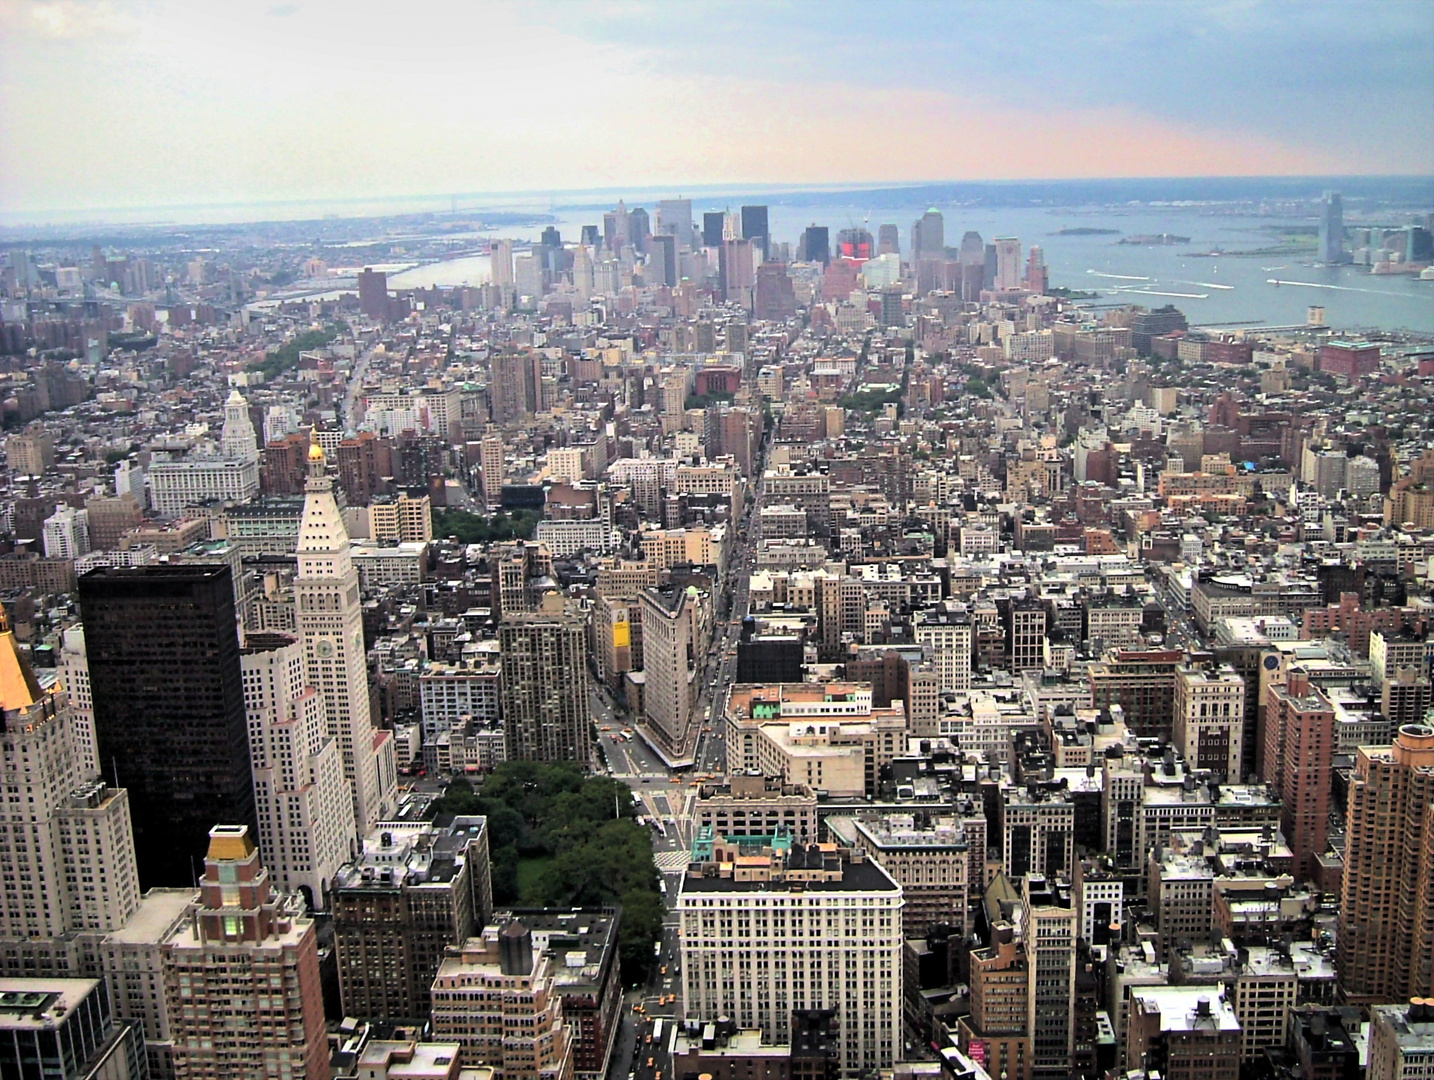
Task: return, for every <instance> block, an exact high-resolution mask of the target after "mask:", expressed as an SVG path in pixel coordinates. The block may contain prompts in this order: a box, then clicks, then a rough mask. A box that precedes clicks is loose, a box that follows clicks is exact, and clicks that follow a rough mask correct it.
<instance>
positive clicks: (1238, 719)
mask: <svg viewBox="0 0 1434 1080" xmlns="http://www.w3.org/2000/svg"><path fill="white" fill-rule="evenodd" d="M1244 734H1245V680H1244V679H1242V678H1241V677H1240V676H1239V675H1237V674H1235V670H1234V668H1225V667H1222V668H1219V669H1217V670H1211V669H1208V668H1196V667H1187V666H1186V665H1184V664H1181V665H1179V666H1177V667H1176V669H1175V716H1174V741H1175V747H1176V749H1177V750H1179V751H1180V754H1181V756H1182V757H1184V758H1185V762H1186V764H1187V765H1188V766H1189V767H1190V768H1192V769H1197V770H1207V769H1208V770H1209V771H1210V772H1213V773H1214V774H1215V775H1216V776H1217V777H1219V779H1220V780H1222V781H1224V782H1226V783H1232V784H1233V783H1238V782H1239V781H1240V780H1242V779H1244V778H1243V777H1242V776H1241V775H1240V755H1241V754H1242V753H1243V747H1244Z"/></svg>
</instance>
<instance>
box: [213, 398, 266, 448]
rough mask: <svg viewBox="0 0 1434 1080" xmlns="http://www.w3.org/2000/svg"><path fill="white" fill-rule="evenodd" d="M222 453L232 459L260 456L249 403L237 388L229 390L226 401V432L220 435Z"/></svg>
mask: <svg viewBox="0 0 1434 1080" xmlns="http://www.w3.org/2000/svg"><path fill="white" fill-rule="evenodd" d="M219 447H220V453H221V454H222V455H223V456H224V457H225V458H226V459H228V460H231V461H249V460H250V459H252V458H255V457H257V456H258V453H259V451H258V446H257V444H256V443H255V442H254V424H253V422H252V421H251V420H250V419H249V403H248V402H247V401H245V400H244V395H243V394H241V393H239V391H238V390H237V389H235V390H231V391H230V392H229V397H228V399H227V400H226V401H225V402H224V432H223V434H222V435H220V437H219Z"/></svg>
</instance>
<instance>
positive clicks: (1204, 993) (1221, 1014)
mask: <svg viewBox="0 0 1434 1080" xmlns="http://www.w3.org/2000/svg"><path fill="white" fill-rule="evenodd" d="M1130 1000H1131V1007H1132V1008H1133V1009H1134V1008H1140V1007H1142V1006H1143V1007H1144V1009H1145V1011H1146V1012H1158V1013H1159V1014H1160V1030H1161V1031H1192V1032H1198V1031H1209V1032H1211V1033H1214V1032H1219V1031H1239V1030H1240V1021H1239V1020H1238V1019H1236V1017H1235V1010H1234V1009H1232V1008H1231V1007H1230V1003H1229V1002H1228V1001H1226V1000H1225V996H1224V994H1223V993H1220V992H1219V991H1218V990H1217V989H1216V988H1215V987H1210V986H1141V987H1137V988H1135V989H1132V990H1131V991H1130Z"/></svg>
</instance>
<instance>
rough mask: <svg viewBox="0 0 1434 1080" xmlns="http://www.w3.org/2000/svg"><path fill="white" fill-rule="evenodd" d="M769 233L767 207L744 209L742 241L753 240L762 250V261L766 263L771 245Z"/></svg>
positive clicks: (748, 207) (747, 207) (746, 207)
mask: <svg viewBox="0 0 1434 1080" xmlns="http://www.w3.org/2000/svg"><path fill="white" fill-rule="evenodd" d="M769 235H770V234H769V233H768V232H767V208H766V207H765V206H744V207H742V239H743V240H751V241H752V242H753V243H755V244H757V245H758V246H759V247H760V248H761V249H762V261H763V262H766V261H767V259H768V256H769V253H770V248H771V245H770V243H769V241H768V239H767V238H768V236H769Z"/></svg>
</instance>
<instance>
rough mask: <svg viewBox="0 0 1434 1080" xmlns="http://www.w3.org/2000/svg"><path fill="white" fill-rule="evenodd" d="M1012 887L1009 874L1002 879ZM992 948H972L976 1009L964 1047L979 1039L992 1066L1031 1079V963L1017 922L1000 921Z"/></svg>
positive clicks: (1016, 1079) (1013, 1078) (964, 1025)
mask: <svg viewBox="0 0 1434 1080" xmlns="http://www.w3.org/2000/svg"><path fill="white" fill-rule="evenodd" d="M998 881H999V882H1001V883H1003V884H1004V885H1005V887H1006V888H1008V889H1009V887H1010V885H1009V882H1006V879H1005V878H1004V876H1002V877H1000V878H999V879H998ZM991 936H992V941H991V945H990V946H989V947H988V948H984V949H972V950H971V983H970V984H971V1013H970V1015H969V1016H966V1017H962V1019H961V1021H960V1025H961V1026H960V1041H961V1046H962V1048H963V1049H964V1050H965V1051H966V1052H967V1053H970V1052H971V1050H972V1044H973V1043H974V1044H978V1045H979V1046H980V1047H981V1048H982V1049H983V1050H984V1051H985V1054H986V1068H987V1069H988V1070H989V1071H990V1072H991V1073H992V1074H993V1075H996V1076H1004V1077H1006V1078H1007V1080H1031V1036H1030V1030H1029V1027H1028V1024H1029V1022H1030V1002H1029V998H1030V978H1031V973H1030V966H1029V962H1028V961H1027V958H1026V950H1025V943H1024V942H1023V941H1021V940H1020V939H1019V938H1018V936H1017V931H1016V927H1015V925H1014V924H1013V923H1011V922H1007V921H1004V920H1003V921H998V922H997V923H996V924H995V925H994V926H993V927H992V929H991Z"/></svg>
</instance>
